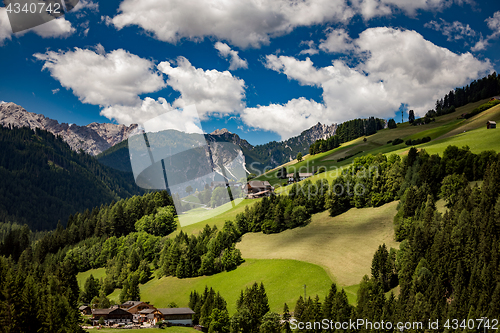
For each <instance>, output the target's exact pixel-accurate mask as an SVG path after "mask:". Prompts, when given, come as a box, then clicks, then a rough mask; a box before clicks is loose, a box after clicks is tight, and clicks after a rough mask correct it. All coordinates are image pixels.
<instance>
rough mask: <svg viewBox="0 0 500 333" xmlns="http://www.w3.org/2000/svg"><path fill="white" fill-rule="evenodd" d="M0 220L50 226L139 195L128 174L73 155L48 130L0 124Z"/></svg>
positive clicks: (38, 227)
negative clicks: (95, 208) (105, 204)
mask: <svg viewBox="0 0 500 333" xmlns="http://www.w3.org/2000/svg"><path fill="white" fill-rule="evenodd" d="M0 179H1V180H2V181H1V182H0V222H17V223H20V224H24V223H26V224H28V226H29V227H30V228H31V229H32V230H46V229H53V228H55V227H56V225H57V222H58V220H61V221H62V223H65V222H66V221H67V218H68V217H69V215H70V214H74V213H76V212H78V211H81V212H82V211H84V210H85V209H92V208H93V207H98V206H100V205H101V204H103V203H110V202H111V201H113V200H115V201H117V200H119V199H121V198H126V197H130V196H132V195H135V194H141V193H143V190H141V189H140V188H138V187H137V186H136V185H135V183H134V179H133V177H132V175H131V174H126V173H124V172H120V171H118V170H114V169H111V168H108V167H106V166H104V165H101V164H100V163H99V162H98V161H97V160H96V159H95V158H94V157H92V156H90V155H87V154H82V153H77V152H75V151H73V150H72V149H71V148H70V146H69V145H68V144H67V143H66V142H64V141H63V139H62V138H61V137H56V136H54V135H53V134H52V133H50V132H47V131H45V130H41V129H38V128H36V129H35V130H32V129H29V128H26V127H24V128H9V127H4V126H2V125H0Z"/></svg>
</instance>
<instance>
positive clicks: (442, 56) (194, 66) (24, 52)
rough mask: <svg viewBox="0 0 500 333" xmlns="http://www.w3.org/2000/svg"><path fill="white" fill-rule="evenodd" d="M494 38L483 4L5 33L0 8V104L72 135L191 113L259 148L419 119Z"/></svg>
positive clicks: (233, 6) (325, 8)
mask: <svg viewBox="0 0 500 333" xmlns="http://www.w3.org/2000/svg"><path fill="white" fill-rule="evenodd" d="M499 39H500V3H498V1H496V0H489V1H472V0H415V1H402V0H295V1H289V0H258V1H257V0H240V1H234V2H228V1H223V0H211V1H206V0H189V1H180V0H108V1H95V0H94V1H91V0H86V1H82V0H81V1H80V3H79V5H78V6H77V7H76V8H75V9H74V10H73V11H71V12H70V13H68V14H67V15H65V16H64V17H62V18H59V19H57V20H54V21H51V22H49V23H46V24H44V25H42V26H39V27H36V28H33V29H31V30H29V31H24V32H21V33H16V34H13V33H12V30H11V28H10V24H9V21H8V18H7V15H6V9H5V8H0V61H1V63H2V67H1V69H0V73H1V74H0V78H1V80H0V101H6V102H14V103H17V104H19V105H21V106H23V107H24V108H25V109H27V110H28V111H30V112H35V113H42V114H44V115H45V116H47V117H50V118H54V119H57V120H58V121H59V122H66V123H76V124H78V125H86V124H89V123H91V122H94V121H95V122H113V123H120V124H126V125H128V124H130V123H143V122H145V121H147V120H149V119H152V118H154V117H156V116H158V115H160V114H163V113H165V112H169V111H170V110H172V109H179V108H183V107H186V106H188V105H194V106H196V108H197V110H198V113H199V115H200V117H201V119H202V126H203V130H204V131H206V132H211V131H213V130H214V129H217V128H223V127H226V128H228V129H229V130H230V131H231V132H234V133H237V134H239V135H240V136H241V137H242V138H245V139H247V140H248V141H249V142H250V143H252V144H261V143H266V142H268V141H272V140H282V139H287V138H289V137H292V136H295V135H298V134H300V133H301V132H302V131H303V130H305V129H307V128H309V127H311V126H312V125H314V124H316V123H318V122H321V123H323V124H331V123H334V122H342V121H345V120H348V119H353V118H357V117H368V116H372V115H373V116H377V117H381V118H390V117H396V120H397V121H400V119H401V113H399V116H398V115H397V112H398V110H400V108H401V105H407V106H408V108H410V109H414V110H415V112H416V113H417V115H423V114H424V113H425V112H426V111H427V110H428V109H430V108H433V106H434V103H435V101H436V99H437V98H441V97H442V96H443V95H444V94H445V93H447V92H449V91H450V90H451V89H454V88H455V87H461V86H463V85H466V84H468V83H470V82H471V81H472V80H474V79H477V78H480V77H483V76H485V75H487V74H489V73H491V72H492V71H498V70H499V68H500V67H499V66H500V63H499V60H500V59H499V55H500V46H499V43H498V41H499ZM170 114H171V115H172V120H171V122H170V123H169V124H160V125H161V126H163V125H164V126H165V127H168V126H170V127H172V128H175V127H176V126H177V125H178V124H179V123H181V122H184V123H190V122H193V121H195V119H191V118H190V116H188V115H186V114H183V113H182V112H176V111H174V112H171V113H170Z"/></svg>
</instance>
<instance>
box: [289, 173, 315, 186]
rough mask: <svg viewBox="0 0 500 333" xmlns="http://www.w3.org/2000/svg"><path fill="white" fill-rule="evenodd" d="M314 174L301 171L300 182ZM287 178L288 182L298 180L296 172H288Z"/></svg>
mask: <svg viewBox="0 0 500 333" xmlns="http://www.w3.org/2000/svg"><path fill="white" fill-rule="evenodd" d="M312 175H313V174H312V173H311V172H299V180H298V181H299V182H300V181H302V180H304V179H306V178H309V177H311V176H312ZM286 178H288V184H291V183H294V182H295V181H296V179H295V174H294V173H288V174H287V175H286Z"/></svg>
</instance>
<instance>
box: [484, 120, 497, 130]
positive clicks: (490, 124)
mask: <svg viewBox="0 0 500 333" xmlns="http://www.w3.org/2000/svg"><path fill="white" fill-rule="evenodd" d="M486 128H487V129H493V128H497V123H496V122H494V121H492V120H490V121H488V122H487V123H486Z"/></svg>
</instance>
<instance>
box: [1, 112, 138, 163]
mask: <svg viewBox="0 0 500 333" xmlns="http://www.w3.org/2000/svg"><path fill="white" fill-rule="evenodd" d="M0 124H1V125H3V126H9V125H11V126H12V127H29V128H31V129H35V128H39V129H43V130H46V131H48V132H51V133H52V134H54V135H56V136H57V135H59V136H61V137H62V138H63V140H64V141H65V142H66V143H67V144H68V145H69V146H70V147H71V149H73V150H75V151H79V150H80V149H82V150H83V151H84V152H86V153H87V154H89V155H92V156H95V155H97V154H100V153H102V152H103V151H105V150H107V149H109V148H111V147H113V146H114V145H115V144H117V143H119V142H122V141H123V140H125V139H127V138H128V137H129V136H130V135H132V134H134V133H136V132H137V131H138V128H137V127H138V126H137V125H136V124H132V125H130V126H125V125H115V124H98V123H91V124H88V125H87V126H78V125H75V124H66V123H62V124H60V123H59V122H58V121H57V120H54V119H50V118H47V117H45V116H44V115H42V114H36V113H32V112H28V111H26V110H25V109H24V108H23V107H21V106H19V105H17V104H14V103H2V104H0Z"/></svg>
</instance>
